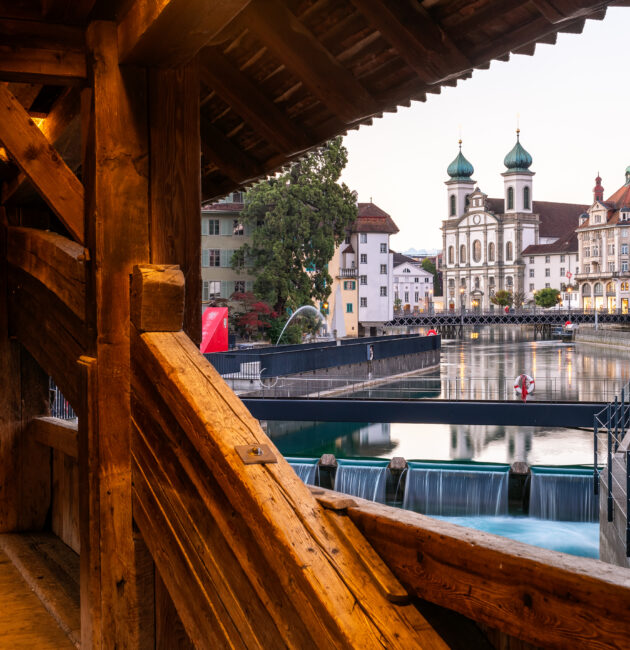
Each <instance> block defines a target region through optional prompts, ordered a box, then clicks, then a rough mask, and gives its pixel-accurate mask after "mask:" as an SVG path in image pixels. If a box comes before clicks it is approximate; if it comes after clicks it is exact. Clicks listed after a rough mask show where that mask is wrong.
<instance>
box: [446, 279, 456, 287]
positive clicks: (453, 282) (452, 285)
mask: <svg viewBox="0 0 630 650" xmlns="http://www.w3.org/2000/svg"><path fill="white" fill-rule="evenodd" d="M448 286H449V287H454V286H455V278H449V279H448Z"/></svg>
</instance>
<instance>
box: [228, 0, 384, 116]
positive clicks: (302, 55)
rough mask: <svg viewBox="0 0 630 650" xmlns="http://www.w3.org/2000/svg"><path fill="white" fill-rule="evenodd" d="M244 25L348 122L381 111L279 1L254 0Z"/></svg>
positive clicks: (242, 16)
mask: <svg viewBox="0 0 630 650" xmlns="http://www.w3.org/2000/svg"><path fill="white" fill-rule="evenodd" d="M239 22H240V24H241V25H242V26H243V27H245V28H247V29H248V30H250V31H251V32H252V33H253V34H255V35H256V36H257V38H259V39H260V41H261V42H262V43H263V44H264V45H266V46H267V47H268V48H269V50H271V51H272V52H273V53H274V54H275V55H276V56H277V57H278V59H279V60H280V62H281V63H282V64H283V65H285V66H286V67H287V69H289V70H291V71H292V72H293V73H294V74H295V75H296V76H297V77H298V79H300V80H301V81H302V82H303V83H304V85H305V86H307V87H308V88H309V89H310V90H311V92H312V93H313V94H314V95H315V96H316V97H318V98H319V99H320V100H321V102H322V103H323V104H324V105H325V106H326V107H328V108H329V109H330V110H331V111H332V112H333V113H335V114H336V115H338V116H339V117H340V118H341V119H342V120H343V121H344V122H345V123H346V124H348V123H350V122H354V121H355V120H357V119H360V118H363V117H367V116H368V115H373V114H375V113H378V112H379V110H381V109H380V108H379V106H378V104H377V102H376V100H375V99H374V98H373V97H372V96H371V95H370V93H369V92H368V91H367V90H366V89H365V88H364V87H363V86H362V85H361V83H360V82H359V81H358V80H357V79H355V78H354V77H353V76H352V74H351V73H350V72H349V71H348V70H346V69H345V68H344V67H343V66H342V65H341V64H340V63H339V62H338V61H337V60H336V59H335V58H334V57H333V56H332V55H331V54H330V52H329V51H328V50H327V49H325V48H324V47H323V45H322V44H321V43H320V42H319V41H318V40H317V38H316V37H315V36H314V35H313V34H312V33H311V32H310V31H309V30H308V29H307V28H306V27H304V25H303V24H302V23H301V22H300V21H299V20H298V19H297V18H296V17H295V16H294V15H293V14H292V13H291V12H290V11H289V9H287V7H286V6H285V5H284V4H283V3H281V2H279V1H278V0H264V1H260V0H254V1H253V2H252V3H251V4H250V5H249V6H248V7H247V8H246V9H245V10H244V11H243V12H242V14H241V16H240V17H239Z"/></svg>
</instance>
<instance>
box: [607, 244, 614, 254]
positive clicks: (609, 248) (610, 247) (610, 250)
mask: <svg viewBox="0 0 630 650" xmlns="http://www.w3.org/2000/svg"><path fill="white" fill-rule="evenodd" d="M608 254H609V255H614V254H615V245H614V244H608Z"/></svg>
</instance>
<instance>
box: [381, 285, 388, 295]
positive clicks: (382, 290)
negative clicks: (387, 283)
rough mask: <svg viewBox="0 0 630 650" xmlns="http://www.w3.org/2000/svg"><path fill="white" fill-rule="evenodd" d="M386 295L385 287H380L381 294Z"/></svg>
mask: <svg viewBox="0 0 630 650" xmlns="http://www.w3.org/2000/svg"><path fill="white" fill-rule="evenodd" d="M386 295H387V287H381V296H386Z"/></svg>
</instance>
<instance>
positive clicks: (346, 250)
mask: <svg viewBox="0 0 630 650" xmlns="http://www.w3.org/2000/svg"><path fill="white" fill-rule="evenodd" d="M341 252H342V253H354V248H352V244H348V245H347V246H346V247H345V248H344V249H343V250H342V251H341Z"/></svg>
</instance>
